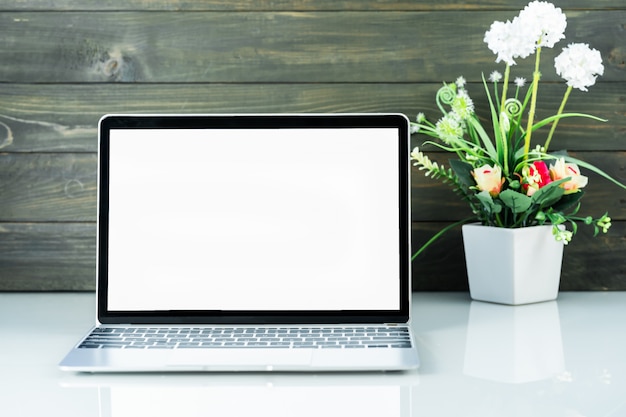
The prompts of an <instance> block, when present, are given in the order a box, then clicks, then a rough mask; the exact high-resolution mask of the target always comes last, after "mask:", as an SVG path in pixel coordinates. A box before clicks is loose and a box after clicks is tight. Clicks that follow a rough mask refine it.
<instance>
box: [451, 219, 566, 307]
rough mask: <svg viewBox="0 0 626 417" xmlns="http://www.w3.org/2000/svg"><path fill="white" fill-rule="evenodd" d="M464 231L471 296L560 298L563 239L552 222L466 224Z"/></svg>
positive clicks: (520, 300)
mask: <svg viewBox="0 0 626 417" xmlns="http://www.w3.org/2000/svg"><path fill="white" fill-rule="evenodd" d="M462 230H463V246H464V248H465V260H466V266H467V277H468V280H469V287H470V295H471V297H472V299H474V300H478V301H488V302H492V303H499V304H509V305H519V304H530V303H537V302H541V301H550V300H555V299H556V298H557V296H558V291H559V282H560V279H561V264H562V261H563V243H562V242H557V241H556V240H555V239H554V236H553V234H552V226H551V225H543V226H533V227H524V228H518V229H507V228H500V227H490V226H483V225H481V224H466V225H464V226H463V228H462Z"/></svg>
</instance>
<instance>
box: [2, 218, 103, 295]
mask: <svg viewBox="0 0 626 417" xmlns="http://www.w3.org/2000/svg"><path fill="white" fill-rule="evenodd" d="M95 255H96V228H95V225H94V224H92V223H46V224H38V223H0V291H48V290H55V291H75V290H94V289H95V276H96V269H95V265H96V262H95Z"/></svg>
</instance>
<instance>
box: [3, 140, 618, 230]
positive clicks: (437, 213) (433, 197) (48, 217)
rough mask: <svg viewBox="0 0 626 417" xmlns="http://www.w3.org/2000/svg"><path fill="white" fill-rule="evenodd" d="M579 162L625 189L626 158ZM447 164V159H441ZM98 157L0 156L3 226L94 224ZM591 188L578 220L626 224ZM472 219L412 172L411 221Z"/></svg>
mask: <svg viewBox="0 0 626 417" xmlns="http://www.w3.org/2000/svg"><path fill="white" fill-rule="evenodd" d="M574 155H575V156H576V157H578V158H581V159H583V160H586V161H588V162H590V163H593V164H596V165H598V166H600V167H602V168H603V169H605V171H606V172H607V173H609V174H610V175H613V176H614V177H615V178H616V179H618V180H620V181H622V182H625V183H626V177H625V170H626V152H624V151H622V152H585V153H582V152H579V153H576V154H574ZM436 156H437V157H442V158H440V159H443V160H445V158H447V155H446V154H443V155H442V154H437V155H436ZM96 169H97V160H96V155H94V154H0V195H1V196H2V204H0V221H9V222H20V221H25V222H32V221H36V222H53V221H70V222H76V221H88V222H90V221H95V219H96V177H97V173H96ZM584 173H585V174H588V176H589V178H590V184H589V186H588V187H587V190H586V196H585V198H584V199H583V206H582V208H581V211H580V214H581V215H583V216H586V215H592V216H594V217H599V216H601V215H602V214H604V212H605V211H608V212H609V215H610V216H611V217H612V218H613V219H614V220H626V191H624V190H623V189H620V188H618V187H617V186H615V185H613V184H611V183H609V182H608V181H606V180H604V179H602V178H599V177H598V176H597V175H596V174H593V173H588V172H587V171H585V172H584ZM470 215H471V213H470V211H469V208H468V207H467V205H465V204H464V203H463V202H462V201H460V199H459V198H458V197H457V196H456V195H455V194H453V192H452V191H451V189H450V187H449V186H447V185H446V184H442V183H441V182H440V181H437V180H432V179H430V178H425V177H424V176H423V174H422V173H421V172H420V171H418V170H417V169H416V168H413V172H412V219H413V221H420V222H424V221H455V220H460V219H463V218H466V217H469V216H470Z"/></svg>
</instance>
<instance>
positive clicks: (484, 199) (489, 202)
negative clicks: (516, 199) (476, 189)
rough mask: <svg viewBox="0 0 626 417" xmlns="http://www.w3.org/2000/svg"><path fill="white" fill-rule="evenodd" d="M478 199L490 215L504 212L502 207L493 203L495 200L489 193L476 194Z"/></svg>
mask: <svg viewBox="0 0 626 417" xmlns="http://www.w3.org/2000/svg"><path fill="white" fill-rule="evenodd" d="M476 198H478V200H479V201H480V202H481V203H482V204H483V206H484V207H485V209H487V211H488V212H489V213H494V214H497V213H500V212H501V211H502V206H501V205H499V204H496V202H495V201H493V198H491V194H489V192H488V191H481V192H480V193H478V194H476Z"/></svg>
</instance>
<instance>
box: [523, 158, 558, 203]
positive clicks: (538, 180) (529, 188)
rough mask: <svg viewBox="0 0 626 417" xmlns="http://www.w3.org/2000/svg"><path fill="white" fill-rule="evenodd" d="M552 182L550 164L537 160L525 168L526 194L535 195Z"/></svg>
mask: <svg viewBox="0 0 626 417" xmlns="http://www.w3.org/2000/svg"><path fill="white" fill-rule="evenodd" d="M551 182H552V178H551V177H550V170H549V169H548V165H546V163H545V162H543V161H535V162H533V163H532V165H529V166H528V167H527V168H526V169H524V184H523V185H522V187H523V189H524V191H526V195H529V196H531V195H533V194H534V193H535V192H536V191H537V190H539V189H540V188H541V187H544V186H546V185H548V184H550V183H551Z"/></svg>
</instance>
